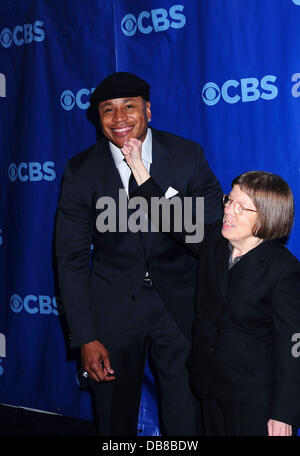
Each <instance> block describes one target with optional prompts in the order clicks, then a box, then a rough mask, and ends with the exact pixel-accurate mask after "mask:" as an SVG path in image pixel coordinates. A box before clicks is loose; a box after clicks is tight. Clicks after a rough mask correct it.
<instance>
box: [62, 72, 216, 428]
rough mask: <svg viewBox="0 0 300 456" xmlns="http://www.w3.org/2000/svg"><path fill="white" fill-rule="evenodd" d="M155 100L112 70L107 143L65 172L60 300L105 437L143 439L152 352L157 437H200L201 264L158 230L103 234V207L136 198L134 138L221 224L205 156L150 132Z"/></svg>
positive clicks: (164, 177)
mask: <svg viewBox="0 0 300 456" xmlns="http://www.w3.org/2000/svg"><path fill="white" fill-rule="evenodd" d="M149 93H150V87H149V85H148V84H147V83H146V82H145V81H143V80H142V79H140V78H138V77H137V76H135V75H132V74H130V73H122V72H121V73H114V74H112V75H110V76H108V77H107V78H106V79H104V81H102V83H101V84H99V85H98V87H97V88H96V89H95V91H94V92H93V94H92V96H91V105H92V106H93V107H94V108H95V109H96V110H97V111H98V113H99V116H100V123H101V127H102V131H103V133H104V136H105V138H103V139H101V140H100V141H99V142H98V143H97V144H95V145H93V146H92V147H90V148H89V149H88V150H85V151H83V152H81V153H79V154H77V155H75V156H74V157H73V158H72V159H71V160H70V161H69V162H68V163H67V165H66V169H65V174H64V182H63V187H62V192H61V196H60V201H59V208H58V218H57V226H56V253H57V259H58V272H59V282H60V288H61V294H62V300H63V305H64V308H65V312H66V316H67V320H68V324H69V328H70V331H71V346H72V347H76V346H81V355H82V363H83V366H84V368H85V369H86V370H87V372H88V373H89V375H90V377H91V378H92V379H93V380H94V381H95V382H94V393H95V400H96V408H97V412H98V415H99V433H100V435H136V433H137V420H138V412H139V400H140V393H141V384H142V376H143V369H144V364H145V357H146V353H147V352H149V353H150V356H151V360H152V361H153V365H154V368H155V377H156V378H157V379H158V397H159V404H160V412H161V418H162V421H161V430H162V432H163V433H164V434H166V435H195V434H199V433H201V423H200V421H199V420H200V418H199V417H197V416H196V409H197V403H196V401H195V398H194V396H193V395H192V393H191V390H190V388H189V376H188V372H187V369H186V359H187V356H188V352H189V348H190V338H191V327H192V321H193V319H194V306H195V287H196V275H197V260H196V259H195V258H194V257H193V255H192V254H190V253H189V252H188V251H187V250H186V249H185V248H184V247H183V246H181V245H179V244H178V243H177V242H176V241H174V240H172V239H171V238H169V237H168V236H166V235H165V234H163V233H157V232H155V233H153V232H148V233H143V234H141V233H140V232H138V233H133V232H130V231H128V230H123V229H118V228H117V229H116V230H111V231H109V230H108V231H106V232H104V233H101V232H99V230H97V227H96V221H97V217H98V216H99V214H100V213H101V211H100V209H98V207H99V205H97V201H99V198H102V197H105V196H107V197H111V198H112V199H113V201H114V202H115V203H116V214H119V211H120V209H122V208H120V205H121V200H120V201H119V190H120V189H123V191H126V193H127V195H128V196H129V198H130V192H131V189H130V186H131V179H130V177H131V171H130V168H129V167H128V165H127V164H126V162H125V161H124V159H123V158H124V157H123V154H122V152H121V148H122V147H123V145H124V142H125V141H128V139H129V138H137V139H139V140H140V141H141V142H142V143H143V146H142V158H143V161H144V164H145V166H146V167H147V169H148V170H149V169H150V168H151V174H152V175H153V176H154V177H155V179H156V180H157V182H158V183H159V184H160V186H161V188H162V189H163V191H164V193H165V194H166V195H167V196H168V195H170V196H173V195H174V194H176V192H180V193H181V194H182V195H184V196H190V197H197V196H202V197H204V198H205V220H206V222H208V223H212V222H214V221H216V220H218V219H220V218H221V216H222V205H221V200H222V191H221V188H220V185H219V183H218V181H217V179H216V177H215V176H214V174H213V173H212V171H211V170H210V168H209V166H208V164H207V162H206V159H205V157H204V154H203V151H202V149H201V147H200V146H199V145H198V144H196V143H195V142H193V141H189V140H186V139H183V138H180V137H178V136H175V135H172V134H169V133H166V132H162V131H158V130H156V129H154V128H149V127H148V122H149V121H150V119H151V107H150V101H149ZM125 200H126V201H127V198H125ZM122 202H123V203H124V199H123V200H122ZM96 206H97V207H96ZM129 213H130V212H129ZM118 221H119V217H118V215H117V220H116V222H118ZM116 226H119V225H118V223H116ZM112 231H113V232H112ZM91 244H93V255H92V262H91V267H90V249H91Z"/></svg>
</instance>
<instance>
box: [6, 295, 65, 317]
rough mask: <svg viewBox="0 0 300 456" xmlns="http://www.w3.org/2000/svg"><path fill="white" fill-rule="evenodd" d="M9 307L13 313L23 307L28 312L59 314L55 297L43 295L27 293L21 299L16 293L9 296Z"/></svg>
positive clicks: (18, 311)
mask: <svg viewBox="0 0 300 456" xmlns="http://www.w3.org/2000/svg"><path fill="white" fill-rule="evenodd" d="M10 308H11V310H12V311H13V312H14V313H16V314H17V313H20V312H21V311H22V310H23V309H24V310H25V311H26V312H27V313H29V314H31V315H32V314H36V313H39V314H41V315H50V314H54V315H59V313H58V309H57V303H56V298H55V297H54V298H51V297H50V296H44V295H39V296H35V295H28V296H25V298H24V299H23V300H22V299H21V297H20V296H19V295H18V294H13V295H12V297H11V298H10Z"/></svg>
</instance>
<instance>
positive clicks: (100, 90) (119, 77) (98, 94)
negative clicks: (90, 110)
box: [90, 71, 150, 108]
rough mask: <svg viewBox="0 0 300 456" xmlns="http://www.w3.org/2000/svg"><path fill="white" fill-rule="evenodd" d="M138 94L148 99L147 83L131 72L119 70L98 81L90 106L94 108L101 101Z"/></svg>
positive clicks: (148, 87) (137, 95)
mask: <svg viewBox="0 0 300 456" xmlns="http://www.w3.org/2000/svg"><path fill="white" fill-rule="evenodd" d="M139 96H141V97H143V98H144V99H145V100H146V101H149V99H150V86H149V84H148V83H147V82H146V81H144V80H143V79H141V78H139V77H138V76H135V75H134V74H132V73H126V72H123V71H120V72H118V73H113V74H111V75H110V76H107V78H105V79H103V81H102V82H100V84H99V85H98V86H97V87H96V88H95V90H94V92H93V93H92V95H91V98H90V103H91V105H92V107H94V108H96V107H97V106H98V104H99V103H101V101H105V100H110V99H112V98H125V97H139Z"/></svg>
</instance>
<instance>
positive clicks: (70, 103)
mask: <svg viewBox="0 0 300 456" xmlns="http://www.w3.org/2000/svg"><path fill="white" fill-rule="evenodd" d="M94 90H95V87H93V88H92V89H91V90H89V89H80V90H79V91H78V92H77V93H76V94H74V93H73V92H72V91H71V90H65V91H64V92H63V93H62V94H61V96H60V104H61V106H62V107H63V108H64V109H65V110H66V111H71V109H73V108H74V106H75V105H76V106H77V107H78V108H80V109H88V107H89V106H90V102H89V101H88V100H89V97H90V95H91V94H92V93H93V91H94Z"/></svg>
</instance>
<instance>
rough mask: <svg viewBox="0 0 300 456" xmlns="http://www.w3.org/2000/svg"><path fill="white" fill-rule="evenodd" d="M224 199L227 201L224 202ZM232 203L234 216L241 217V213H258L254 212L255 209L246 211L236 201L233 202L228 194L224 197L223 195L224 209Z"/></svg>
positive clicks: (246, 209) (245, 208)
mask: <svg viewBox="0 0 300 456" xmlns="http://www.w3.org/2000/svg"><path fill="white" fill-rule="evenodd" d="M226 198H227V201H226V202H225V200H226ZM228 203H229V204H228ZM232 203H234V207H233V210H234V212H235V214H236V215H241V214H242V213H243V211H249V212H259V211H257V210H255V209H248V208H247V207H244V206H242V204H240V203H237V202H236V201H233V199H231V198H230V194H225V193H224V195H223V206H224V207H229V206H230V205H231V204H232ZM237 205H238V206H237ZM239 208H241V210H239Z"/></svg>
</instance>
